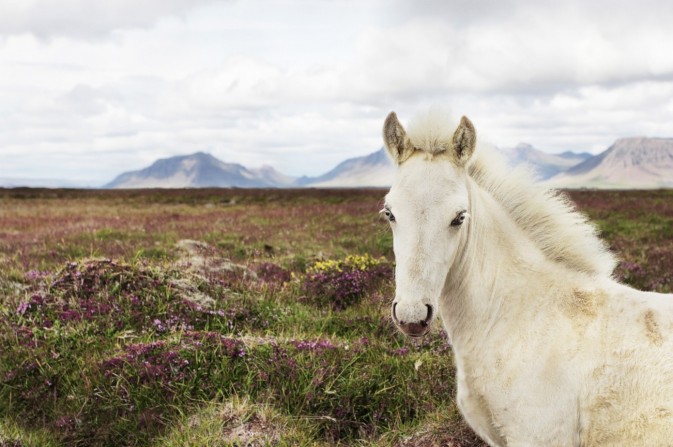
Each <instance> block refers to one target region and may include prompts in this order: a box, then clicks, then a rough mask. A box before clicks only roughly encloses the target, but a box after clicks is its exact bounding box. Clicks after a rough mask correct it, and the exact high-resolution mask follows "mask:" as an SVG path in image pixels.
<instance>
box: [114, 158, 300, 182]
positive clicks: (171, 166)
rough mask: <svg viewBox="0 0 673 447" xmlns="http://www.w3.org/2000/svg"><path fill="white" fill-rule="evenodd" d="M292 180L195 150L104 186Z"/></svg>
mask: <svg viewBox="0 0 673 447" xmlns="http://www.w3.org/2000/svg"><path fill="white" fill-rule="evenodd" d="M293 180H294V179H292V178H290V177H287V176H285V175H283V174H281V173H279V172H278V171H276V170H275V169H273V168H272V167H269V166H265V167H263V168H260V169H248V168H246V167H245V166H242V165H239V164H234V163H225V162H223V161H221V160H218V159H217V158H215V157H213V156H212V155H210V154H206V153H203V152H197V153H195V154H191V155H183V156H177V157H171V158H164V159H160V160H157V161H155V162H154V163H153V164H152V165H151V166H149V167H147V168H145V169H141V170H139V171H131V172H125V173H123V174H121V175H119V176H117V178H115V179H114V180H113V181H112V182H110V183H108V184H107V185H105V186H103V187H104V188H205V187H239V188H269V187H285V186H291V184H292V182H293Z"/></svg>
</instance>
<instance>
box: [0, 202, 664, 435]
mask: <svg viewBox="0 0 673 447" xmlns="http://www.w3.org/2000/svg"><path fill="white" fill-rule="evenodd" d="M383 194H384V192H383V191H380V190H300V191H299V190H297V191H295V190H288V191H285V190H272V191H264V190H183V191H159V190H148V191H78V190H35V189H16V190H0V381H2V386H1V387H0V446H16V447H20V446H178V445H180V446H206V445H207V446H211V445H212V446H219V445H221V446H239V445H241V446H242V445H250V446H263V445H274V446H276V445H277V446H294V445H305V446H335V445H359V446H377V447H378V446H381V447H383V446H390V447H393V446H395V447H402V446H434V445H451V446H482V445H483V444H482V443H481V442H480V441H479V440H478V439H477V438H476V437H475V435H474V434H473V433H472V432H471V431H470V430H469V428H468V427H467V426H466V425H465V424H464V422H463V421H462V419H461V417H460V415H459V414H458V411H457V409H456V407H455V403H454V401H453V395H454V391H455V383H454V371H453V367H452V361H451V350H450V347H449V345H448V342H447V340H446V337H445V335H444V334H443V333H442V332H441V331H440V330H439V328H435V330H434V331H433V332H431V334H430V335H428V336H426V337H425V338H424V339H423V340H422V341H420V342H414V341H412V340H410V339H407V338H405V337H403V336H402V335H400V334H399V333H398V331H397V330H396V329H395V328H394V327H393V325H392V324H391V322H390V318H389V312H390V299H391V296H392V293H393V285H392V269H393V258H392V249H391V245H392V240H391V237H390V232H389V231H388V229H387V227H386V225H385V223H382V222H380V221H379V220H378V218H377V212H378V209H379V207H380V203H381V197H382V196H383ZM572 194H573V199H574V200H575V201H576V202H577V203H578V206H579V207H580V208H582V209H583V210H585V211H586V212H587V213H588V214H589V215H590V216H591V217H592V218H593V219H595V220H596V222H597V223H598V225H599V227H600V229H601V231H602V233H603V235H604V236H605V237H606V239H607V240H608V241H609V243H610V244H611V246H612V248H613V249H614V250H615V251H617V252H618V253H619V254H620V255H621V257H622V262H621V263H620V265H619V267H618V269H617V274H618V275H619V276H620V277H621V278H622V279H623V280H624V281H626V282H627V283H630V284H632V285H635V286H637V287H639V288H644V289H648V290H658V291H670V290H671V275H670V268H669V267H668V266H670V265H671V264H672V261H673V244H672V243H671V239H673V238H671V236H672V235H673V232H672V228H673V195H672V194H671V192H669V191H650V192H619V193H616V192H594V191H578V192H573V193H572Z"/></svg>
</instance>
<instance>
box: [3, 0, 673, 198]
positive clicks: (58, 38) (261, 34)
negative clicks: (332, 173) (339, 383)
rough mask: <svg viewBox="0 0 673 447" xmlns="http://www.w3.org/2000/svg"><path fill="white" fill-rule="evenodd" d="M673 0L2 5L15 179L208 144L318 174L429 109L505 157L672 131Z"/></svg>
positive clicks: (88, 171) (6, 146) (212, 149)
mask: <svg viewBox="0 0 673 447" xmlns="http://www.w3.org/2000/svg"><path fill="white" fill-rule="evenodd" d="M672 17H673V2H671V1H669V0H632V1H625V0H611V1H608V0H591V1H585V0H564V1H558V0H555V1H547V0H498V1H494V0H482V1H480V0H445V1H441V0H100V1H91V0H0V179H2V178H27V179H36V178H50V179H67V180H69V181H71V182H74V183H77V184H82V185H88V186H99V185H102V184H104V183H106V182H109V181H111V180H112V179H113V178H114V177H115V176H117V175H118V174H120V173H122V172H125V171H129V170H136V169H141V168H144V167H147V166H148V165H150V164H151V163H152V162H153V161H155V160H157V159H159V158H167V157H171V156H175V155H186V154H190V153H194V152H198V151H203V152H209V153H211V154H212V155H214V156H215V157H217V158H219V159H221V160H223V161H226V162H231V163H240V164H243V165H245V166H247V167H261V166H263V165H270V166H273V167H275V168H276V169H278V170H279V171H281V172H283V173H285V174H288V175H293V176H300V175H311V176H314V175H320V174H323V173H325V172H327V171H328V170H330V169H331V168H333V167H334V166H335V165H336V164H337V163H339V162H340V161H343V160H344V159H346V158H350V157H357V156H362V155H366V154H368V153H371V152H374V151H376V150H378V149H379V148H380V147H381V146H382V140H381V127H382V125H383V121H384V119H385V117H386V115H387V114H388V113H389V112H390V111H391V110H394V111H396V112H397V114H398V116H399V117H400V120H401V121H402V122H403V123H406V122H408V121H409V120H410V119H411V118H412V117H413V115H414V114H415V113H418V112H421V111H423V110H425V109H427V108H428V107H431V106H440V107H443V108H446V109H449V110H450V111H451V113H452V114H453V115H455V116H456V117H460V116H461V115H466V116H468V117H469V118H470V119H471V120H472V122H473V123H474V124H475V127H476V129H477V133H478V136H479V138H480V139H482V140H485V141H488V142H490V143H492V144H495V145H496V146H499V147H503V148H507V147H513V146H515V145H516V144H518V143H521V142H526V143H529V144H532V145H533V146H535V147H536V148H538V149H540V150H543V151H545V152H563V151H566V150H572V151H576V152H582V151H586V152H591V153H599V152H601V151H603V150H605V149H607V148H608V147H609V145H610V144H612V143H613V142H614V141H615V140H616V139H617V138H621V137H628V136H649V137H673V51H672V50H671V42H673V26H671V18H672Z"/></svg>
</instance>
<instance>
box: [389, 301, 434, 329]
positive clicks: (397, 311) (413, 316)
mask: <svg viewBox="0 0 673 447" xmlns="http://www.w3.org/2000/svg"><path fill="white" fill-rule="evenodd" d="M398 304H399V303H397V302H395V303H393V310H392V314H393V321H394V322H395V324H396V325H397V327H398V328H399V330H400V331H402V333H403V334H405V335H408V336H409V337H422V336H423V335H425V334H427V333H428V331H429V330H430V323H432V319H433V318H434V310H433V308H432V306H431V305H429V304H424V305H416V306H408V305H407V306H402V305H400V306H399V307H398ZM422 306H423V307H422Z"/></svg>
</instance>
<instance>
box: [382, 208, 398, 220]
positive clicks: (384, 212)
mask: <svg viewBox="0 0 673 447" xmlns="http://www.w3.org/2000/svg"><path fill="white" fill-rule="evenodd" d="M381 213H382V214H384V215H385V216H386V219H388V220H389V221H390V222H395V216H393V213H391V212H390V210H389V209H388V208H384V209H382V210H381Z"/></svg>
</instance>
